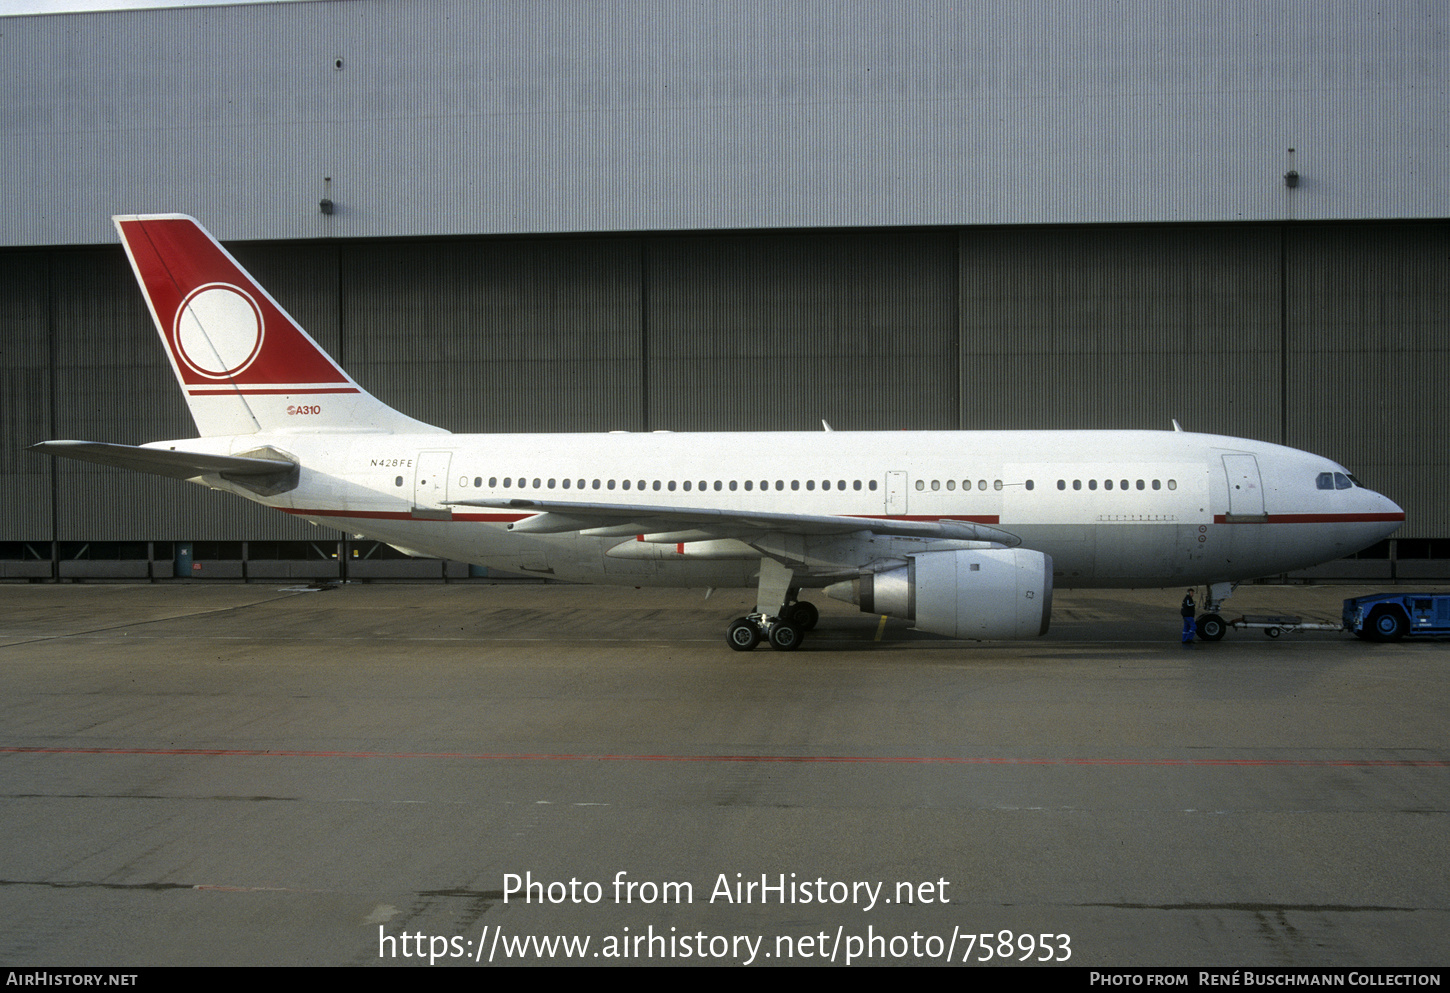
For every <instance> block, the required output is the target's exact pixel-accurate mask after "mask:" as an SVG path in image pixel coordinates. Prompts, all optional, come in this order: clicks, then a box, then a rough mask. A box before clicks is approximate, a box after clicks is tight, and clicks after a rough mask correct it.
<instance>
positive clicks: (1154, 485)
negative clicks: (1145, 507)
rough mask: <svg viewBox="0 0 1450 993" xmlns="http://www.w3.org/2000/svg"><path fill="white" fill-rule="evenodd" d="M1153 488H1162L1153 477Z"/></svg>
mask: <svg viewBox="0 0 1450 993" xmlns="http://www.w3.org/2000/svg"><path fill="white" fill-rule="evenodd" d="M1153 488H1154V489H1155V490H1161V489H1162V488H1163V485H1162V484H1161V483H1160V482H1159V481H1158V480H1156V479H1155V480H1153Z"/></svg>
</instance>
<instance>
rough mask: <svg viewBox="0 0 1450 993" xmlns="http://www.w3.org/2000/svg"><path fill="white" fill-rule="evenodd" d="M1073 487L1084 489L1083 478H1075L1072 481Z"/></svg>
mask: <svg viewBox="0 0 1450 993" xmlns="http://www.w3.org/2000/svg"><path fill="white" fill-rule="evenodd" d="M1072 488H1073V489H1075V490H1080V489H1082V480H1081V479H1074V480H1073V481H1072Z"/></svg>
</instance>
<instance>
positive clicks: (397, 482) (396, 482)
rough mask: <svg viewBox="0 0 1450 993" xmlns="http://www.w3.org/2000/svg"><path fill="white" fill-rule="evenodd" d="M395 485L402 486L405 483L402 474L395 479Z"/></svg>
mask: <svg viewBox="0 0 1450 993" xmlns="http://www.w3.org/2000/svg"><path fill="white" fill-rule="evenodd" d="M393 485H394V486H402V485H403V477H402V476H399V477H398V478H397V479H395V480H393Z"/></svg>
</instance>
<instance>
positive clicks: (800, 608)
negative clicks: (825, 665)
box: [789, 600, 821, 631]
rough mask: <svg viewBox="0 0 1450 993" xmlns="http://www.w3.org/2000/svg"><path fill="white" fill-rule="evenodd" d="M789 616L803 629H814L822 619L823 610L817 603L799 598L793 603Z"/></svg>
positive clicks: (791, 620)
mask: <svg viewBox="0 0 1450 993" xmlns="http://www.w3.org/2000/svg"><path fill="white" fill-rule="evenodd" d="M789 616H790V622H791V623H792V624H794V625H795V626H796V627H798V628H800V629H801V630H802V631H814V630H815V629H816V624H817V622H819V621H820V619H821V612H820V611H819V610H817V609H816V605H815V604H813V603H807V602H806V601H804V600H797V601H796V602H795V603H793V604H791V608H790V615H789Z"/></svg>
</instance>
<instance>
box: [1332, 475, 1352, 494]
mask: <svg viewBox="0 0 1450 993" xmlns="http://www.w3.org/2000/svg"><path fill="white" fill-rule="evenodd" d="M1353 485H1354V484H1353V483H1351V482H1350V481H1349V477H1348V476H1346V475H1345V474H1344V473H1342V472H1336V473H1335V474H1334V488H1335V489H1336V490H1347V489H1349V488H1350V487H1351V486H1353Z"/></svg>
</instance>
